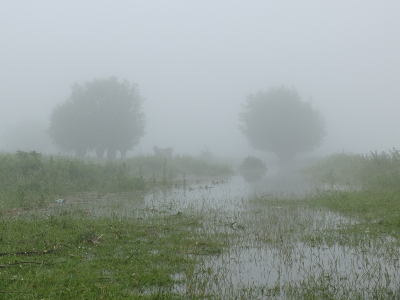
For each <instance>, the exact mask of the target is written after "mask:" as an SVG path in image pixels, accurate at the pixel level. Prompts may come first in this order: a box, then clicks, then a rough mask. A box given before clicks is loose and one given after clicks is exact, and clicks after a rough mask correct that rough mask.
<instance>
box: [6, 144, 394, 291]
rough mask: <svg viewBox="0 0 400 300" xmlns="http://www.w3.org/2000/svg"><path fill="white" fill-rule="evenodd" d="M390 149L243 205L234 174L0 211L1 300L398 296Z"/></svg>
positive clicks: (244, 191) (244, 195)
mask: <svg viewBox="0 0 400 300" xmlns="http://www.w3.org/2000/svg"><path fill="white" fill-rule="evenodd" d="M391 153H394V154H395V155H392V154H390V155H387V154H380V155H377V154H376V155H375V154H374V155H372V154H371V156H367V157H362V156H359V157H358V158H359V161H358V162H357V164H358V165H357V168H355V169H354V170H353V172H354V173H353V175H352V176H348V178H347V179H346V180H343V181H342V180H341V177H340V174H341V173H340V171H339V170H340V169H341V168H342V169H343V170H346V166H347V165H348V164H349V160H350V159H352V155H350V157H347V156H346V155H344V154H341V156H340V157H342V158H343V159H341V158H340V157H339V158H338V157H335V158H334V160H335V163H334V164H332V163H331V162H330V159H332V158H328V159H327V162H329V163H328V164H326V165H324V162H321V163H320V165H319V166H318V168H314V169H312V170H311V171H310V170H308V171H307V174H308V175H310V174H313V173H312V172H315V173H314V174H317V177H318V178H323V177H322V176H320V175H321V174H335V176H331V177H330V180H331V181H330V182H326V181H324V182H322V183H321V186H322V187H323V188H321V189H320V190H319V191H318V192H317V193H315V192H314V193H310V195H308V196H306V197H303V198H296V197H293V198H291V197H288V196H282V195H281V196H280V197H278V196H273V195H261V196H260V195H259V196H253V197H251V199H250V201H248V200H249V199H248V196H249V192H250V191H249V190H248V188H249V186H248V185H246V184H245V183H244V181H243V180H239V179H240V178H237V177H235V178H233V179H232V181H231V182H226V181H221V182H217V181H214V180H212V181H211V179H210V182H209V183H207V184H205V183H201V184H193V183H189V182H188V184H187V186H183V187H181V186H179V188H175V189H174V188H172V189H170V188H171V186H169V185H160V186H156V188H155V189H152V190H151V192H150V193H148V191H146V190H144V191H142V192H143V193H142V194H138V193H136V192H137V191H135V192H134V193H133V192H132V191H128V192H123V193H122V192H116V193H109V194H104V193H99V195H97V194H84V193H83V194H82V195H81V196H79V197H76V198H74V199H72V200H71V202H68V201H67V202H66V203H63V204H61V205H58V204H57V205H56V204H53V205H51V206H48V205H47V206H44V207H43V208H38V207H34V208H30V209H29V210H3V211H2V215H1V216H0V249H1V250H0V252H1V255H0V272H1V274H0V298H1V297H2V295H3V296H4V298H5V299H38V298H40V299H42V298H44V299H71V298H72V299H121V298H122V299H123V298H128V299H136V298H138V299H139V298H140V299H399V298H400V288H399V286H400V271H399V270H400V263H399V256H400V248H399V242H398V232H399V228H400V226H399V222H398V220H399V216H398V213H399V207H400V203H399V201H400V200H399V196H398V195H399V193H398V189H397V185H396V184H395V182H396V180H397V174H398V173H397V171H396V168H393V165H396V162H397V161H396V159H397V158H396V155H397V154H396V153H397V152H396V151H394V150H393V152H391ZM388 161H389V162H390V163H389V164H388V163H387V162H388ZM340 162H342V164H343V166H342V167H340V165H339V163H340ZM324 166H325V169H324ZM328 166H329V167H328ZM332 166H335V168H336V169H335V170H334V171H332V172H331V171H330V170H332ZM382 166H385V167H382ZM374 168H375V171H374ZM127 169H129V167H127ZM358 169H360V170H364V171H362V172H361V173H362V176H361V175H360V174H361V173H358V171H357V172H356V171H355V170H358ZM387 169H389V170H390V172H389V171H388V170H387ZM129 172H131V170H130V171H129ZM357 174H358V175H357ZM368 174H370V176H367V175H368ZM383 179H384V180H383ZM265 180H272V182H274V183H275V182H276V181H275V180H276V178H273V177H270V178H266V179H265ZM349 182H357V188H356V189H349V186H348V183H349ZM342 187H345V188H342ZM90 195H91V196H90ZM140 195H141V196H140ZM146 195H147V196H146ZM89 200H90V201H89ZM25 252H26V253H25Z"/></svg>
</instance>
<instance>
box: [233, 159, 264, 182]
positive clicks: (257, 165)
mask: <svg viewBox="0 0 400 300" xmlns="http://www.w3.org/2000/svg"><path fill="white" fill-rule="evenodd" d="M239 173H240V175H242V176H243V178H244V179H245V180H246V181H247V182H255V181H257V180H260V179H261V178H262V177H263V176H264V175H265V174H266V173H267V167H266V165H265V163H264V162H263V161H262V160H261V159H259V158H256V157H253V156H248V157H247V158H245V159H244V161H243V162H242V164H241V165H240V167H239Z"/></svg>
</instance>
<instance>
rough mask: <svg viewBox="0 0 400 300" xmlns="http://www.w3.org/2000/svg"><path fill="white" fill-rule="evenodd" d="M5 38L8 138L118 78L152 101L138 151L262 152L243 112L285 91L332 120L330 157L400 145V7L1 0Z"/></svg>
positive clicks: (1, 83)
mask: <svg viewBox="0 0 400 300" xmlns="http://www.w3.org/2000/svg"><path fill="white" fill-rule="evenodd" d="M0 43H1V52H0V53H1V55H0V104H1V110H0V134H2V133H3V132H4V131H6V130H7V128H9V127H10V126H15V125H16V124H18V123H21V122H22V121H23V120H35V121H39V122H41V123H42V124H44V125H45V126H48V123H49V115H50V113H51V110H52V108H53V107H54V106H55V105H56V104H57V103H60V102H63V101H65V100H66V99H67V98H68V97H69V95H70V93H71V89H70V86H71V85H72V84H73V83H75V82H78V83H83V82H85V81H91V80H93V79H95V78H108V77H110V76H117V77H118V78H120V79H125V78H126V79H127V80H129V81H130V82H136V83H137V84H138V86H139V90H140V93H141V95H142V96H143V97H144V98H145V99H146V100H145V102H144V104H143V109H144V111H145V113H146V115H147V119H148V122H147V127H146V132H147V134H146V135H145V136H144V138H143V139H142V140H141V143H140V144H139V146H137V147H136V150H135V153H151V152H152V148H153V146H154V145H158V146H159V147H169V146H171V147H173V148H174V153H175V154H176V153H182V154H184V153H189V154H199V153H200V151H201V150H202V149H204V147H205V146H207V147H208V148H209V149H210V150H211V151H212V152H213V153H215V154H216V155H228V156H245V155H247V154H248V153H252V151H251V149H250V147H249V144H248V143H247V141H246V139H245V138H244V137H243V135H242V134H241V132H240V131H239V129H238V124H239V122H238V114H239V112H240V110H241V104H242V103H244V101H245V99H246V96H247V95H248V94H249V93H255V92H257V91H259V90H265V89H267V88H268V87H271V86H280V85H286V86H289V87H292V86H293V87H295V88H297V90H298V91H299V93H300V95H301V96H302V98H303V99H304V100H309V99H312V103H313V107H314V108H316V109H318V110H320V111H321V112H322V114H323V115H324V116H325V118H326V122H327V132H328V135H327V136H326V138H325V140H324V141H325V142H324V145H323V146H322V147H320V149H319V152H318V153H331V152H336V151H342V150H345V151H351V152H356V153H366V152H369V151H370V150H375V149H376V150H378V151H382V150H388V149H390V148H393V147H396V148H398V149H399V148H400V1H398V0H396V1H256V0H254V1H252V0H251V1H249V0H248V1H244V0H243V1H234V0H229V1H204V0H203V1H183V0H182V1H174V0H168V1H164V0H159V1H151V0H146V1H144V0H143V1H133V0H132V1H115V0H113V1H99V0H95V1H82V0H81V1H50V0H49V1H37V0H35V1H28V0H26V1H17V0H12V1H11V0H10V1H8V0H2V1H1V2H0ZM0 148H1V144H0Z"/></svg>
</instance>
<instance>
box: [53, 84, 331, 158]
mask: <svg viewBox="0 0 400 300" xmlns="http://www.w3.org/2000/svg"><path fill="white" fill-rule="evenodd" d="M142 103H143V97H142V96H141V95H140V93H139V90H138V86H137V84H135V83H129V82H128V81H127V80H124V81H119V80H118V79H117V78H116V77H110V78H108V79H95V80H93V81H88V82H85V83H84V84H75V85H73V86H72V92H71V95H70V96H69V98H68V99H66V100H65V101H64V102H63V103H60V104H58V105H56V106H55V107H54V109H53V111H52V113H51V116H50V127H49V130H48V133H49V135H50V137H51V138H52V140H53V142H54V143H55V144H56V145H58V146H59V147H60V148H61V149H62V150H65V151H73V150H74V151H75V155H76V157H78V158H83V157H85V155H86V153H87V151H95V153H96V156H97V157H98V158H103V157H104V155H105V153H107V155H106V157H107V158H108V159H110V160H113V159H115V158H116V156H117V152H120V155H121V157H125V156H126V153H127V151H128V150H131V149H133V147H134V146H136V145H137V144H138V143H139V141H140V139H141V138H142V137H143V136H144V134H145V125H146V117H145V114H144V112H143V111H142ZM239 120H240V130H241V131H242V133H243V134H244V136H245V137H246V138H247V140H248V141H249V143H250V145H251V146H252V147H253V148H255V149H258V150H262V151H267V152H274V153H275V154H276V155H277V156H278V158H279V160H280V162H281V165H286V164H288V163H290V162H292V161H293V159H294V157H295V155H296V154H297V153H299V152H305V151H311V150H313V149H314V148H315V147H316V146H319V145H320V144H321V143H322V140H323V137H324V136H325V134H326V132H325V120H324V118H323V116H322V114H321V113H320V112H319V111H318V110H315V109H313V108H312V106H311V103H309V102H306V101H302V99H301V97H300V95H299V94H298V92H297V91H296V90H295V89H294V88H287V87H285V86H281V87H271V88H269V89H267V90H265V91H260V92H258V93H256V94H250V95H249V96H248V97H247V99H246V101H245V103H244V104H243V106H242V111H241V112H240V114H239Z"/></svg>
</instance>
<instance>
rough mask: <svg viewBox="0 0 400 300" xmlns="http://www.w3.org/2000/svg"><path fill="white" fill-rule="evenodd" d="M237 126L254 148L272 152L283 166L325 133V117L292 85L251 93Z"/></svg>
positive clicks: (319, 139) (305, 150) (310, 148)
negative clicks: (302, 97)
mask: <svg viewBox="0 0 400 300" xmlns="http://www.w3.org/2000/svg"><path fill="white" fill-rule="evenodd" d="M239 118H240V121H241V124H240V129H241V131H242V132H243V134H244V135H245V136H246V138H247V139H248V141H249V142H250V144H251V146H252V147H254V148H255V149H259V150H263V151H268V152H274V153H275V154H276V155H277V156H278V158H279V160H280V163H281V165H282V166H284V165H287V164H289V163H291V162H292V161H293V159H294V157H295V155H296V154H297V153H299V152H307V151H311V150H312V149H313V148H314V147H315V146H318V145H320V144H321V142H322V139H323V137H324V136H325V120H324V118H323V116H322V115H321V114H320V113H319V111H317V110H314V109H313V108H312V107H311V103H309V102H303V101H302V100H301V98H300V96H299V94H298V92H297V91H296V90H295V89H289V88H286V87H278V88H270V89H269V90H267V91H265V92H263V91H261V92H258V93H257V94H250V95H249V96H248V97H247V101H246V103H245V104H244V105H243V110H242V112H241V113H240V115H239Z"/></svg>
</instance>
